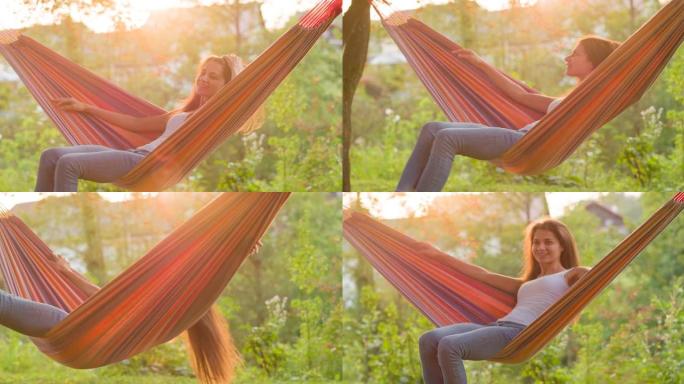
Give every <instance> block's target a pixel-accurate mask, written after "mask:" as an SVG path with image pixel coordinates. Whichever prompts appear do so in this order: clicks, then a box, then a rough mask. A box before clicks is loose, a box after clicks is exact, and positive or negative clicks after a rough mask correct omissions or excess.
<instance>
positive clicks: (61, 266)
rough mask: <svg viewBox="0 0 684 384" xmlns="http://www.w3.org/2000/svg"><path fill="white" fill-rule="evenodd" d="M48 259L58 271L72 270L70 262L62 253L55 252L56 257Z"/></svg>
mask: <svg viewBox="0 0 684 384" xmlns="http://www.w3.org/2000/svg"><path fill="white" fill-rule="evenodd" d="M48 261H49V262H50V264H51V265H52V267H53V268H54V269H55V270H56V271H57V272H71V266H70V265H69V262H68V261H67V259H65V258H64V256H62V255H59V254H56V253H55V257H54V258H53V259H48Z"/></svg>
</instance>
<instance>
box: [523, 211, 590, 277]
mask: <svg viewBox="0 0 684 384" xmlns="http://www.w3.org/2000/svg"><path fill="white" fill-rule="evenodd" d="M539 229H545V230H547V231H550V232H551V233H553V235H554V236H555V237H556V239H557V240H558V242H559V243H560V246H561V247H562V248H563V252H562V253H561V257H560V259H561V260H560V261H561V265H563V267H564V268H565V269H570V268H572V267H576V266H578V265H579V251H578V250H577V243H576V242H575V237H574V236H572V233H571V232H570V229H568V227H567V226H566V225H565V224H563V223H562V222H560V221H558V220H554V219H551V218H549V217H543V218H541V219H538V220H535V221H533V222H531V223H530V224H528V225H527V228H525V240H524V247H523V264H524V265H523V271H522V274H521V275H520V277H521V278H522V280H523V281H529V280H534V279H536V278H537V277H539V274H540V273H541V267H540V266H539V263H538V262H537V260H536V259H535V258H534V256H533V255H532V240H533V239H534V233H535V232H536V231H537V230H539Z"/></svg>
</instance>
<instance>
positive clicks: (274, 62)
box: [0, 0, 342, 191]
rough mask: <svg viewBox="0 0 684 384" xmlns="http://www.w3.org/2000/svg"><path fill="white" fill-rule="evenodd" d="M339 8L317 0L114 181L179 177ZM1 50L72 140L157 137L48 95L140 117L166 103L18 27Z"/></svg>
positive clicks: (235, 123)
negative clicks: (62, 105) (59, 104)
mask: <svg viewBox="0 0 684 384" xmlns="http://www.w3.org/2000/svg"><path fill="white" fill-rule="evenodd" d="M341 8H342V1H341V0H321V1H320V2H319V3H318V4H317V5H316V6H314V7H313V8H312V9H311V10H310V11H309V12H307V13H306V14H305V15H303V16H302V17H301V19H300V20H299V22H298V23H297V24H296V25H294V26H293V27H292V28H290V29H289V30H288V31H287V32H285V33H284V34H283V35H282V36H281V37H279V38H278V39H277V40H276V41H275V42H274V43H273V44H271V46H270V47H268V48H267V49H266V50H265V51H263V52H262V53H261V54H260V55H259V56H258V57H257V58H256V59H255V60H254V61H253V62H252V63H250V64H249V65H248V66H247V67H246V68H245V69H244V70H243V71H242V72H240V73H239V74H238V75H237V76H235V78H234V79H232V80H231V81H230V82H228V83H227V84H226V85H225V86H224V87H223V88H222V89H221V90H220V91H219V92H218V93H217V94H216V95H214V96H213V97H212V98H211V99H210V100H208V101H207V102H206V103H205V104H204V105H202V106H201V107H200V108H199V109H198V110H196V111H195V112H194V113H193V114H192V115H191V116H189V117H188V118H187V119H186V121H185V122H184V123H183V125H182V126H181V127H180V128H179V129H178V130H176V131H175V132H174V133H173V134H172V135H170V136H169V137H168V139H166V140H164V142H163V143H162V144H160V145H159V146H158V147H157V148H155V149H154V150H153V151H152V152H151V153H150V154H148V155H147V156H145V158H144V159H143V160H142V161H141V162H140V163H138V164H137V165H136V166H135V168H133V169H132V170H131V171H130V172H129V173H128V174H126V175H124V176H123V177H122V178H121V179H120V180H117V181H116V182H115V184H116V185H118V186H120V187H123V188H126V189H130V190H136V191H157V190H163V189H166V188H169V187H171V186H173V185H175V184H176V183H178V182H179V181H180V180H182V179H183V177H185V176H186V175H187V174H188V173H189V172H190V171H191V170H192V169H193V168H194V167H195V166H197V164H198V163H199V162H201V161H202V160H203V159H204V158H205V157H206V156H207V155H208V154H209V153H211V151H213V150H214V149H216V147H218V146H219V145H220V144H221V143H222V142H223V141H225V140H226V139H227V138H228V137H230V136H231V135H232V134H234V133H235V132H237V131H239V130H240V129H241V128H242V127H244V126H245V125H248V124H250V118H251V117H252V116H253V115H254V113H255V112H257V111H258V110H259V108H260V107H261V105H262V104H263V103H264V102H265V101H266V99H267V98H268V96H269V95H270V94H271V93H273V91H274V90H275V89H276V88H277V87H278V85H279V84H280V83H281V82H282V81H283V80H284V79H285V78H286V77H287V75H288V74H289V73H290V72H291V71H292V70H293V69H294V68H295V66H296V65H297V64H298V63H299V62H300V61H301V60H302V59H303V58H304V56H305V55H306V54H307V52H308V51H309V50H310V49H311V48H312V47H313V45H314V44H315V43H316V41H317V40H318V39H319V37H320V36H321V35H322V34H323V32H325V31H326V30H327V29H328V27H329V25H330V24H331V23H332V21H333V20H334V19H335V18H336V17H337V15H338V14H339V13H340V12H341ZM0 53H2V55H3V56H4V57H5V58H6V59H7V61H8V62H9V63H10V65H11V66H12V67H13V68H14V70H15V71H16V73H17V74H18V75H19V77H20V78H21V80H22V82H23V83H24V84H25V85H26V87H27V88H28V90H29V91H30V92H31V94H32V95H33V97H34V98H35V99H36V101H37V102H38V104H40V106H41V107H42V108H43V110H44V111H45V112H46V114H47V115H48V117H49V118H50V119H51V120H52V121H53V122H54V123H55V125H56V126H57V128H58V129H59V130H60V132H61V133H62V135H63V136H64V137H65V138H66V140H67V141H68V142H69V143H70V144H71V145H79V144H99V145H104V146H107V147H111V148H116V149H130V148H135V147H138V146H140V145H143V144H146V143H149V142H150V141H152V140H153V139H154V138H155V135H154V134H149V133H144V134H141V133H136V132H130V131H126V130H124V129H121V128H119V127H116V126H113V125H112V124H109V123H107V122H104V121H102V120H100V119H98V118H95V117H93V116H89V115H87V114H83V113H73V112H65V111H62V110H60V109H59V108H56V106H55V105H53V104H52V103H51V102H50V100H51V99H55V98H59V97H74V98H76V99H78V100H80V101H83V102H86V103H89V104H92V105H96V106H98V107H100V108H104V109H109V110H113V111H117V112H120V113H125V114H129V115H133V116H138V117H144V116H154V115H160V114H163V113H165V112H166V111H164V110H163V109H161V108H159V107H157V106H155V105H153V104H151V103H149V102H147V101H145V100H142V99H140V98H138V97H136V96H134V95H130V94H129V93H127V92H126V91H125V90H123V89H121V88H119V87H117V86H116V85H114V84H112V83H110V82H109V81H107V80H105V79H103V78H101V77H99V76H97V75H95V74H94V73H92V72H90V71H88V70H87V69H85V68H83V67H80V66H78V65H77V64H75V63H73V62H71V61H69V60H68V59H66V58H64V57H62V56H60V55H59V54H57V53H56V52H53V51H51V50H50V49H49V48H47V47H45V46H42V45H40V44H39V43H38V42H36V41H35V40H33V39H31V38H29V37H27V36H23V35H20V34H18V33H16V32H15V31H4V32H0ZM157 135H158V134H157Z"/></svg>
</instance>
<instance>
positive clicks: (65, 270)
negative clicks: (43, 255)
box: [50, 255, 100, 296]
mask: <svg viewBox="0 0 684 384" xmlns="http://www.w3.org/2000/svg"><path fill="white" fill-rule="evenodd" d="M55 256H56V258H55V259H54V260H50V262H51V263H52V265H53V266H54V267H55V269H56V270H57V271H58V272H59V273H60V274H61V275H62V277H64V278H66V279H67V280H69V281H70V282H72V283H73V284H74V285H75V286H76V287H78V289H80V290H81V291H83V292H84V293H85V294H86V295H88V296H92V295H94V294H95V292H97V291H99V290H100V287H98V286H97V285H95V284H93V283H91V282H90V281H88V280H86V279H85V278H84V277H83V276H81V275H80V274H79V273H77V272H75V271H74V270H73V269H71V266H69V262H68V261H66V259H65V258H64V257H63V256H61V255H55Z"/></svg>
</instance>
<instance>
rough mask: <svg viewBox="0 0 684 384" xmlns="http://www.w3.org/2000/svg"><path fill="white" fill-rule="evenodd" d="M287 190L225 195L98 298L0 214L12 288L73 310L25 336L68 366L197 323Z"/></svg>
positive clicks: (102, 358)
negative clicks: (55, 266)
mask: <svg viewBox="0 0 684 384" xmlns="http://www.w3.org/2000/svg"><path fill="white" fill-rule="evenodd" d="M288 197H289V193H224V194H221V195H219V196H218V197H217V198H216V199H214V200H213V201H211V202H210V203H208V204H207V205H206V206H205V207H204V208H202V209H201V210H199V211H198V212H197V213H196V214H195V215H194V216H193V217H192V218H190V219H189V220H188V221H186V222H185V223H183V224H182V225H181V226H179V227H178V228H176V229H175V230H174V231H173V232H172V233H171V234H169V235H168V236H167V237H166V238H165V239H163V240H162V241H160V242H159V243H158V244H157V245H156V246H155V247H153V248H152V249H151V250H150V251H149V252H148V253H147V254H146V255H145V256H143V257H142V258H141V259H140V260H138V261H137V262H135V263H134V264H133V265H132V266H130V267H129V268H128V269H127V270H126V271H124V272H123V273H122V274H120V275H119V276H118V277H116V278H115V279H114V280H112V281H111V282H109V283H108V284H107V285H105V286H104V287H102V288H101V289H100V290H99V291H98V292H97V293H95V294H94V295H92V296H90V297H87V295H86V294H85V292H82V291H80V290H79V289H78V288H77V287H76V286H74V285H73V284H71V283H70V282H69V281H68V280H66V279H65V278H64V277H63V276H62V275H61V273H60V272H58V271H56V270H54V269H53V267H52V264H51V263H50V262H49V260H54V259H55V257H56V256H55V255H54V254H53V253H52V251H51V250H50V249H49V247H48V246H47V245H46V244H45V243H44V242H42V241H41V240H40V239H39V238H38V236H37V235H36V234H35V233H34V232H32V231H31V230H30V229H29V228H28V226H26V224H24V223H23V222H22V221H21V220H20V219H19V218H18V217H16V216H14V215H12V214H11V213H9V212H7V211H5V212H2V213H1V214H0V272H1V273H2V276H3V278H4V280H5V282H6V283H7V288H8V290H9V291H10V292H11V293H12V294H14V295H17V296H20V297H22V298H25V299H28V300H33V301H37V302H41V303H47V304H50V305H53V306H56V307H59V308H61V309H63V310H65V311H67V312H69V315H68V316H67V317H66V318H65V319H64V320H62V321H61V322H60V323H59V324H58V325H56V326H55V327H54V328H53V329H51V330H50V331H49V332H48V333H47V334H45V335H44V336H43V337H40V338H31V340H32V341H33V343H34V344H36V346H37V347H38V348H39V349H40V350H41V351H42V352H43V353H45V354H46V355H47V356H48V357H50V358H51V359H53V360H55V361H57V362H59V363H61V364H64V365H67V366H69V367H73V368H95V367H99V366H103V365H106V364H111V363H115V362H117V361H121V360H123V359H126V358H129V357H131V356H133V355H136V354H138V353H140V352H143V351H145V350H147V349H149V348H152V347H154V346H156V345H159V344H162V343H165V342H167V341H169V340H171V339H172V338H174V337H176V336H178V335H179V334H180V333H181V332H183V331H184V330H186V329H188V328H189V327H191V326H192V325H193V324H195V323H196V322H197V321H198V320H199V319H200V318H201V317H202V316H203V315H204V314H205V313H207V311H208V310H209V308H210V307H211V305H212V303H213V302H214V301H216V299H217V298H218V297H219V295H220V294H221V292H222V291H223V289H224V288H225V286H226V285H227V284H228V282H229V281H230V279H231V278H232V276H233V274H234V273H235V271H236V270H237V269H238V268H239V266H240V264H241V263H242V261H243V260H244V259H245V257H246V256H247V255H248V254H249V253H250V251H251V250H252V249H253V248H254V246H255V244H257V242H258V240H259V239H260V238H261V237H262V236H263V235H264V233H265V232H266V230H267V229H268V227H269V226H270V224H271V223H272V221H273V220H274V219H275V217H276V215H277V214H278V212H279V210H280V209H281V207H282V206H283V204H284V203H285V202H286V200H287V198H288Z"/></svg>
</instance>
